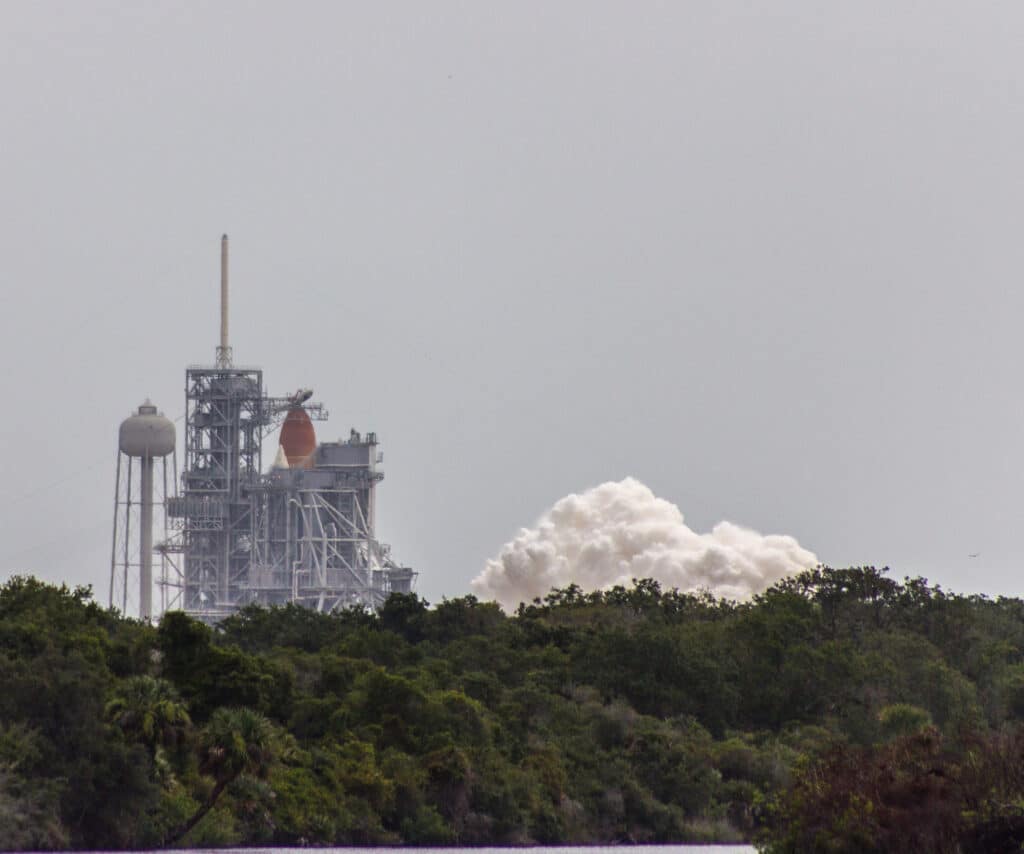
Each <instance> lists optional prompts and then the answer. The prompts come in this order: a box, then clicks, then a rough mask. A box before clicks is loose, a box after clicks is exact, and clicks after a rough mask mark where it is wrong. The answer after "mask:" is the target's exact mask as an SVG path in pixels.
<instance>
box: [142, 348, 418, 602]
mask: <svg viewBox="0 0 1024 854" xmlns="http://www.w3.org/2000/svg"><path fill="white" fill-rule="evenodd" d="M306 394H307V395H308V392H307V393H306ZM185 397H186V412H185V466H184V472H183V475H182V492H181V495H180V496H179V497H172V498H171V499H169V501H168V502H167V504H168V510H169V513H170V516H171V517H172V519H173V521H174V524H175V527H176V528H177V533H176V535H174V536H172V537H169V538H168V539H167V540H166V541H164V542H163V543H161V544H160V545H159V546H158V548H157V551H158V552H159V553H160V555H161V559H162V570H161V589H162V592H163V597H162V600H163V601H164V602H166V603H167V604H168V606H170V607H173V606H175V605H177V606H178V607H181V608H183V609H184V610H185V611H187V612H189V613H191V614H193V615H194V616H197V617H199V618H201V619H204V620H208V621H211V622H212V621H216V620H219V619H222V618H223V617H225V616H227V615H229V614H231V613H233V612H234V611H236V610H237V609H238V608H240V607H243V606H244V605H247V604H249V603H252V602H260V603H263V604H283V603H285V602H296V603H299V604H302V605H305V606H307V607H311V608H316V609H318V610H325V611H329V610H334V609H336V608H342V607H347V606H350V605H354V604H362V605H365V606H366V607H370V608H376V607H379V606H380V605H381V604H382V603H383V601H384V600H385V599H386V598H387V596H388V594H389V593H390V592H392V590H400V591H403V592H407V591H408V590H410V589H411V585H412V581H413V579H414V577H415V573H413V572H412V571H411V570H409V569H407V568H405V567H400V566H398V565H397V564H395V563H394V562H393V561H392V560H391V557H390V551H389V549H388V547H387V546H383V545H381V544H380V543H378V542H377V540H376V538H375V535H374V519H373V513H374V510H373V508H374V489H375V486H376V483H377V482H378V481H379V480H380V479H381V478H382V477H383V475H382V474H380V473H379V472H377V471H375V469H374V463H375V462H376V456H375V455H376V437H375V436H374V435H373V434H369V435H368V436H367V437H366V440H365V441H364V440H362V439H361V438H360V437H359V436H358V434H356V433H354V432H353V437H354V438H353V440H352V441H351V442H349V443H332V444H331V445H330V447H332V448H335V449H341V451H344V450H352V451H354V452H356V454H357V455H358V456H360V459H361V460H363V463H362V464H357V465H351V464H346V465H343V466H326V467H325V468H324V469H322V470H321V469H317V470H316V471H314V472H305V471H301V470H298V471H289V470H285V471H278V472H273V473H271V474H268V475H264V474H262V465H263V460H262V443H263V439H264V437H265V436H266V435H267V434H268V433H269V432H270V431H271V430H273V429H274V428H275V427H276V426H277V425H278V424H279V423H280V422H281V421H282V420H283V418H284V415H285V413H286V412H287V411H288V410H289V409H290V408H293V407H295V406H297V405H299V404H298V403H297V402H296V397H295V396H293V397H269V396H266V395H265V394H264V393H263V372H262V371H261V370H259V369H255V368H242V367H231V366H218V367H215V368H198V367H193V368H189V369H187V370H186V373H185ZM302 407H303V409H305V410H306V412H307V413H308V414H309V415H310V418H311V419H313V420H319V421H322V420H324V419H326V417H327V414H326V412H325V411H324V409H323V407H322V405H320V404H317V403H306V402H305V400H302ZM307 480H311V481H312V482H307Z"/></svg>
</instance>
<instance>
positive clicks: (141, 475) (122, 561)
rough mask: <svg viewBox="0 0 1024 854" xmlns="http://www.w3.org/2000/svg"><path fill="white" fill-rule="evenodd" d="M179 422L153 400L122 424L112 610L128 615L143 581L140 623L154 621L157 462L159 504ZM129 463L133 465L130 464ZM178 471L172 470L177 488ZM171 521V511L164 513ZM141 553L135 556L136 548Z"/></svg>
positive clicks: (163, 496) (165, 490) (164, 495)
mask: <svg viewBox="0 0 1024 854" xmlns="http://www.w3.org/2000/svg"><path fill="white" fill-rule="evenodd" d="M175 441H176V440H175V434H174V422H173V421H171V420H170V419H169V418H165V417H164V416H163V414H162V413H160V412H157V409H156V407H155V406H153V404H152V403H150V402H149V401H148V400H147V401H146V402H145V403H143V404H142V406H140V407H139V409H138V411H137V412H135V413H134V414H133V415H131V416H129V417H128V418H126V419H125V420H124V421H122V422H121V429H120V430H119V432H118V454H117V484H116V486H115V490H114V540H113V547H112V549H111V558H110V606H111V607H117V608H119V609H120V610H121V612H122V613H123V614H126V615H127V614H128V611H129V604H131V605H134V602H131V603H129V601H128V600H129V598H132V599H134V596H131V597H130V592H129V591H130V588H132V590H131V592H132V593H134V589H133V588H134V586H135V581H136V579H137V581H138V603H139V610H138V616H139V619H141V620H145V621H146V622H149V621H150V620H152V619H153V506H154V500H153V499H154V496H153V493H154V489H153V473H154V470H155V465H154V463H155V462H156V460H158V459H159V460H160V461H161V463H162V464H163V465H162V466H161V475H162V478H161V484H160V487H161V488H160V490H159V496H158V500H157V503H158V504H159V505H160V507H161V508H164V504H165V502H166V498H167V495H168V478H167V475H168V471H167V456H168V455H169V454H173V453H174V447H175ZM124 461H127V462H126V463H125V462H124ZM173 485H174V472H173V471H172V472H171V487H170V488H171V489H173ZM164 516H165V517H166V509H164ZM136 543H137V544H138V554H137V555H136V554H135V548H134V546H135V544H136Z"/></svg>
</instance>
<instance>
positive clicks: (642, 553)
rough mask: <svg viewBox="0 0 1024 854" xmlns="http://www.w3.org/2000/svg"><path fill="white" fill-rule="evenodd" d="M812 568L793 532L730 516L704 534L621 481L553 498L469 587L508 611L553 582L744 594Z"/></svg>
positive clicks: (640, 488)
mask: <svg viewBox="0 0 1024 854" xmlns="http://www.w3.org/2000/svg"><path fill="white" fill-rule="evenodd" d="M817 564H818V559H817V558H816V557H815V556H814V555H813V554H812V553H811V552H809V551H807V549H804V548H802V547H801V546H800V544H799V543H798V542H797V541H796V540H795V539H794V538H793V537H789V536H781V535H772V536H764V535H762V534H759V533H757V532H756V531H751V530H749V529H747V528H741V527H740V526H739V525H734V524H732V523H731V522H719V523H718V524H717V525H715V527H714V528H712V530H711V533H709V534H698V533H695V532H694V531H691V530H690V529H689V528H688V527H687V526H686V525H685V524H684V523H683V514H682V513H681V512H680V511H679V508H678V507H676V505H674V504H672V503H671V502H669V501H665V500H664V499H661V498H658V497H657V496H655V494H654V493H653V492H651V490H650V489H648V488H647V487H646V486H644V485H643V484H642V483H640V482H639V481H638V480H634V479H633V478H626V479H625V480H623V481H619V482H618V483H615V482H610V483H603V484H601V485H600V486H596V487H594V488H593V489H588V490H587V491H586V492H584V493H582V494H581V495H569V496H566V497H565V498H563V499H561V500H560V501H558V502H557V503H556V504H555V506H554V507H552V508H551V509H550V510H548V511H547V512H546V513H545V514H544V515H543V516H542V517H541V519H540V521H538V522H537V525H536V526H535V527H534V528H530V529H527V528H523V529H522V530H521V531H520V532H519V534H518V535H517V536H516V538H515V539H514V540H512V541H511V542H508V543H506V544H505V546H504V547H503V548H502V550H501V553H500V554H499V555H498V556H497V557H495V558H493V559H491V560H489V561H487V566H486V567H485V569H484V571H483V572H482V573H480V575H478V576H477V577H476V578H475V579H474V580H473V582H472V587H473V590H474V592H475V593H476V594H477V595H478V596H480V597H481V598H483V599H488V600H491V599H493V600H496V601H497V602H498V603H499V604H500V605H501V606H502V607H503V608H506V609H509V610H511V609H514V608H515V607H516V606H517V605H518V604H519V603H520V602H529V601H531V600H532V599H534V598H535V597H537V596H544V595H545V594H547V593H548V592H550V590H551V588H553V587H558V588H562V587H567V586H568V585H570V584H574V583H575V584H578V585H579V586H580V587H582V588H583V589H584V590H585V591H591V590H598V589H607V588H610V587H613V586H615V585H617V584H620V585H622V586H624V587H627V588H628V587H631V586H632V583H633V579H634V578H653V579H656V580H657V581H658V582H660V583H661V585H662V587H663V588H665V589H669V588H673V587H678V588H679V589H680V590H683V591H695V590H708V591H710V592H711V593H713V594H715V595H716V596H720V597H724V598H727V599H747V598H749V597H750V596H751V595H753V594H755V593H760V592H761V591H762V590H764V589H765V588H767V587H769V586H770V585H771V584H773V583H774V582H776V581H778V580H779V579H780V578H783V577H784V576H786V575H789V574H790V573H793V572H798V571H800V570H802V569H809V568H812V567H814V566H816V565H817Z"/></svg>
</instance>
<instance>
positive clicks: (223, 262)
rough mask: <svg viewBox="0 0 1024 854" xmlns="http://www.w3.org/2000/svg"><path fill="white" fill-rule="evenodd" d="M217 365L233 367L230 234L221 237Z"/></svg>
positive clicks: (219, 366)
mask: <svg viewBox="0 0 1024 854" xmlns="http://www.w3.org/2000/svg"><path fill="white" fill-rule="evenodd" d="M217 367H218V368H230V367H231V347H230V346H228V236H227V235H226V234H225V235H224V236H223V237H221V239H220V346H219V347H218V348H217Z"/></svg>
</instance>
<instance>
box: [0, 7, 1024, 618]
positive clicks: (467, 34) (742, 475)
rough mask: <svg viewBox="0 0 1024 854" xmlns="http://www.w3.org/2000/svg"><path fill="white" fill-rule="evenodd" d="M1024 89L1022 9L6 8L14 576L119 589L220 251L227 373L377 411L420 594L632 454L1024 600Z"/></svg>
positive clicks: (745, 501)
mask: <svg viewBox="0 0 1024 854" xmlns="http://www.w3.org/2000/svg"><path fill="white" fill-rule="evenodd" d="M1022 78H1024V6H1022V5H1021V4H1020V3H1011V2H1002V3H985V2H978V3H948V2H935V0H932V2H928V3H923V2H919V3H913V2H904V3H893V2H891V0H887V2H858V3H842V4H840V3H821V2H818V0H814V2H796V0H786V2H775V3H760V2H725V1H724V0H709V2H673V3H654V2H648V3H643V2H621V3H610V2H542V3H531V2H514V3H513V2H503V3H494V2H465V3H453V2H429V3H427V2H408V3H360V4H355V3H340V2H322V3H318V2H288V3H283V2H277V3H259V2H248V3H233V2H218V3H188V2H175V3H171V2H133V3H126V2H81V0H75V2H63V3H58V2H20V0H4V2H3V3H0V280H2V294H3V310H2V312H0V358H2V360H3V364H4V366H5V368H4V370H3V371H2V373H0V384H2V385H0V388H2V394H3V399H4V400H5V401H6V406H5V412H6V417H4V418H3V419H2V421H0V447H2V448H3V456H2V459H0V478H2V480H0V508H2V512H3V516H2V518H3V526H2V530H3V538H2V542H0V578H6V577H7V576H8V575H9V574H11V573H13V572H15V571H30V572H33V573H36V574H37V575H39V576H41V577H43V578H46V579H49V580H53V581H61V580H64V581H68V582H72V583H92V584H93V585H95V586H96V588H97V592H98V593H99V594H101V596H100V598H102V599H103V600H104V601H105V599H106V592H107V579H108V575H109V558H110V554H109V550H110V526H111V511H112V493H113V480H114V471H113V467H114V454H115V448H116V430H117V425H118V423H119V422H120V420H121V419H122V418H123V417H124V416H126V415H127V414H128V413H129V411H130V410H131V409H132V408H133V407H134V406H136V405H138V403H139V402H140V401H141V400H142V398H144V397H146V396H150V397H152V398H153V400H154V401H155V402H156V403H158V405H159V406H160V407H161V408H163V409H164V410H165V411H166V412H167V414H169V415H171V416H172V417H174V416H176V415H178V414H180V413H181V412H182V411H183V409H184V400H183V396H184V392H183V387H184V368H185V365H186V364H188V363H196V362H203V363H207V362H211V361H212V359H213V355H214V347H215V345H216V343H217V342H216V338H217V329H218V325H217V324H218V319H217V299H218V296H217V287H218V257H219V245H218V243H219V238H220V235H221V233H222V232H225V231H226V232H228V233H229V234H230V235H231V238H232V298H233V314H232V342H231V343H232V345H233V347H234V352H235V357H236V362H239V363H244V364H255V365H260V366H262V367H263V368H264V370H265V377H266V380H267V383H268V386H269V388H270V390H271V391H272V392H274V393H277V394H284V393H288V392H290V391H293V390H294V389H295V388H296V387H298V386H300V385H301V386H310V387H312V388H314V389H315V391H316V396H317V398H318V399H320V400H322V401H323V402H324V403H325V404H326V405H327V407H328V409H329V410H330V412H331V416H332V417H331V421H330V422H329V425H328V426H327V427H326V428H325V427H324V426H323V425H319V429H320V435H321V437H322V438H337V437H338V436H341V435H347V433H348V429H349V427H352V426H354V427H357V428H358V429H360V430H371V429H372V430H376V431H377V432H378V434H379V435H380V437H381V439H382V441H383V443H384V444H383V448H384V453H385V466H384V468H385V471H386V479H385V481H384V483H383V485H382V487H381V491H380V496H379V509H380V525H379V529H380V534H381V536H382V539H384V540H385V541H388V542H391V543H392V545H393V547H394V550H395V553H396V556H397V557H398V558H399V559H401V560H403V561H405V562H408V563H410V564H412V565H414V566H415V567H416V568H417V569H418V570H420V572H421V576H420V585H419V590H420V592H421V593H422V594H424V595H425V596H426V597H427V598H428V599H430V600H432V601H437V600H438V599H440V597H441V596H442V595H448V596H454V595H462V594H463V593H465V592H468V589H469V588H468V583H469V580H470V579H471V578H472V577H473V576H475V575H476V574H477V573H478V572H479V571H480V570H481V569H482V567H483V564H484V561H485V560H486V559H487V558H488V557H491V556H492V555H494V554H495V553H496V552H497V551H498V549H499V548H500V547H501V545H502V544H503V543H504V542H505V541H506V540H508V539H509V538H511V537H512V536H513V535H514V534H515V532H516V530H517V529H518V528H519V527H520V526H523V525H529V524H531V523H532V522H533V521H534V520H535V519H536V518H537V517H538V516H540V515H541V513H542V512H543V511H544V510H545V509H546V508H548V507H549V506H550V505H551V504H552V503H553V502H554V501H556V500H557V499H558V498H560V497H562V496H563V495H565V494H567V493H569V492H573V491H579V490H582V489H585V488H587V487H589V486H593V485H595V484H597V483H600V482H602V481H606V480H610V479H619V478H622V477H625V476H627V475H632V476H634V477H636V478H638V479H639V480H641V481H643V482H644V483H646V484H647V485H648V486H650V487H651V489H653V490H654V492H655V493H657V494H658V495H659V496H661V497H663V498H666V499H668V500H670V501H673V502H675V503H676V504H678V505H679V507H680V508H681V509H682V511H683V513H684V514H685V515H686V519H687V522H688V523H689V524H690V525H691V527H693V528H694V529H696V530H700V531H703V530H707V529H708V528H710V526H711V525H713V524H714V523H715V522H717V521H719V520H720V519H729V520H732V521H735V522H738V523H740V524H743V525H747V526H750V527H753V528H756V529H758V530H761V531H764V532H771V533H785V534H792V535H794V536H796V537H797V538H798V539H799V541H800V542H801V544H802V545H804V546H805V547H807V548H809V549H811V550H813V551H814V552H816V553H817V554H818V556H819V557H820V558H821V559H823V560H825V561H827V562H829V563H831V564H833V565H848V564H861V563H874V564H877V565H883V564H889V565H891V566H892V567H893V570H894V572H895V573H896V574H898V575H903V574H923V575H926V576H927V577H929V578H931V579H932V580H934V581H938V582H941V583H942V584H943V585H945V586H948V587H952V588H954V589H956V590H961V591H970V592H975V591H976V592H986V593H990V594H996V593H1007V594H1014V595H1016V594H1019V593H1020V592H1021V583H1020V572H1019V569H1020V567H1021V564H1022V558H1024V538H1022V536H1021V534H1020V529H1021V518H1022V514H1024V495H1022V489H1021V485H1022V482H1024V442H1022V437H1024V406H1022V403H1024V397H1022V395H1021V389H1022V381H1021V377H1020V365H1021V362H1022V357H1024V341H1022V338H1021V335H1020V332H1019V329H1020V326H1021V315H1022V309H1024V305H1022V303H1024V296H1022V288H1021V283H1022V281H1024V241H1022V240H1021V237H1020V235H1021V231H1022V228H1024V218H1022V215H1021V214H1022V211H1024V169H1022V152H1024V101H1022V97H1021V86H1022V82H1024V80H1022ZM268 462H269V460H268ZM974 552H980V556H979V557H977V558H969V557H968V554H970V553H974Z"/></svg>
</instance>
